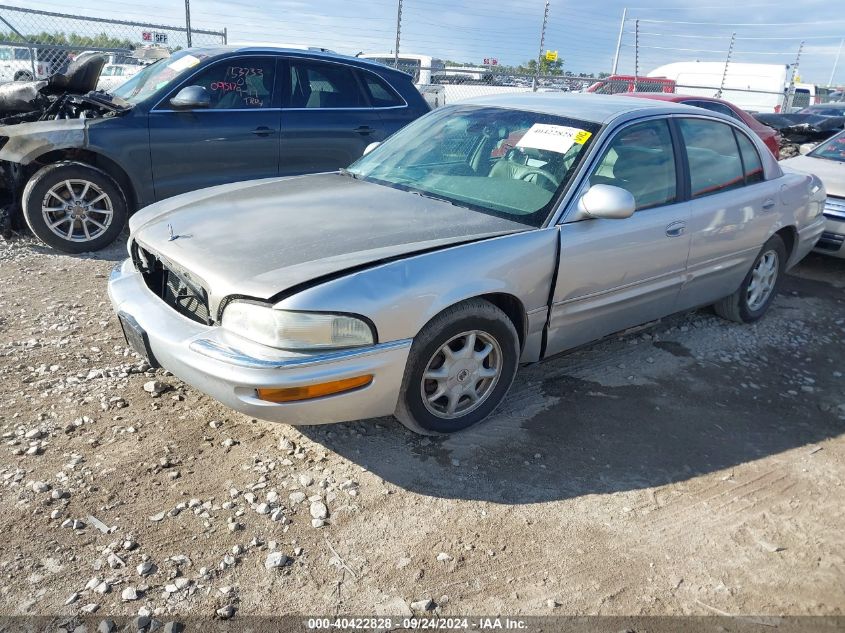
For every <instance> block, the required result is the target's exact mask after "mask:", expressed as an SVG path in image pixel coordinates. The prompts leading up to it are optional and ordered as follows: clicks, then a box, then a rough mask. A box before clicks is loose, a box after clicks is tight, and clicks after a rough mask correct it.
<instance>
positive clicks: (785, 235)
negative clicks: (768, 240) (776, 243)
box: [775, 226, 798, 260]
mask: <svg viewBox="0 0 845 633" xmlns="http://www.w3.org/2000/svg"><path fill="white" fill-rule="evenodd" d="M775 235H777V236H778V237H780V239H782V240H783V245H784V246H785V247H786V259H787V260H789V258H790V257H792V251H793V249H794V248H795V243H796V241H797V240H798V231H796V230H795V227H794V226H785V227H783V228H782V229H781V230H779V231H778V232H777V233H775Z"/></svg>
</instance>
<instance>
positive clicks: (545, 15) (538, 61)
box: [531, 0, 549, 92]
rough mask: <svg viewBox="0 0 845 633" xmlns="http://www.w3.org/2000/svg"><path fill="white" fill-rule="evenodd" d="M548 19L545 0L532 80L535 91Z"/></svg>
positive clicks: (532, 88)
mask: <svg viewBox="0 0 845 633" xmlns="http://www.w3.org/2000/svg"><path fill="white" fill-rule="evenodd" d="M548 21H549V0H546V8H545V9H544V10H543V28H541V29H540V53H539V54H538V55H537V72H535V73H534V81H533V83H532V85H531V90H532V91H534V92H537V80H538V78H539V75H540V64H542V63H543V47H545V45H546V24H547V23H548Z"/></svg>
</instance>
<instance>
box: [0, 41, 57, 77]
mask: <svg viewBox="0 0 845 633" xmlns="http://www.w3.org/2000/svg"><path fill="white" fill-rule="evenodd" d="M33 55H34V56H35V60H33ZM53 72H54V68H53V64H51V63H50V62H48V61H43V60H39V59H38V49H36V48H26V47H23V46H0V82H4V81H31V80H32V79H42V78H44V77H48V76H49V75H51V74H52V73H53Z"/></svg>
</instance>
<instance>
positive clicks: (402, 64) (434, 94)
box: [358, 53, 446, 108]
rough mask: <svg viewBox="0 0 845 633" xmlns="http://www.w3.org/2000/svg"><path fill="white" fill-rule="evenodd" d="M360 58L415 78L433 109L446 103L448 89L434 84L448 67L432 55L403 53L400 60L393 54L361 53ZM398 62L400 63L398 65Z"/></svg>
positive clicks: (419, 88) (418, 88) (418, 87)
mask: <svg viewBox="0 0 845 633" xmlns="http://www.w3.org/2000/svg"><path fill="white" fill-rule="evenodd" d="M358 57H360V58H362V59H371V60H372V61H374V62H378V63H380V64H384V65H385V66H390V67H391V68H393V67H396V68H398V69H399V70H401V71H402V72H406V73H408V74H409V75H411V76H412V77H413V78H414V84H415V85H416V87H417V90H419V91H420V94H422V96H423V98H424V99H425V100H426V101H427V102H428V105H430V106H431V107H432V108H439V107H440V106H442V105H444V104H445V103H446V88H445V87H444V86H443V85H442V84H440V83H434V82H433V81H432V79H433V78H434V77H437V76H440V75H442V74H443V70H444V69H445V68H446V65H445V64H444V63H443V61H442V60H439V59H437V58H435V57H431V56H430V55H411V54H408V53H402V54H401V55H399V59H398V60H397V59H396V57H395V56H394V55H393V54H392V53H361V54H360V55H358ZM397 61H398V63H397Z"/></svg>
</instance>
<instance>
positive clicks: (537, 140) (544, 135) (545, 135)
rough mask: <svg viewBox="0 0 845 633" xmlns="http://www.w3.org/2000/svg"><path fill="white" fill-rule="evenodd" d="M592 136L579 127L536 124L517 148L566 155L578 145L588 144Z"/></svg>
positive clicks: (520, 140)
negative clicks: (542, 150)
mask: <svg viewBox="0 0 845 633" xmlns="http://www.w3.org/2000/svg"><path fill="white" fill-rule="evenodd" d="M590 136H592V134H591V133H590V132H587V131H586V130H581V129H578V128H577V127H568V126H565V125H551V124H548V123H535V124H534V125H532V126H531V129H529V130H528V131H527V132H526V133H525V136H523V137H522V138H521V139H519V142H518V143H517V144H516V146H517V147H525V148H529V149H544V150H547V151H550V152H556V153H558V154H565V153H566V152H567V151H569V148H570V147H572V146H573V145H575V144H576V143H577V144H578V145H583V144H584V143H586V142H587V139H589V138H590Z"/></svg>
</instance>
